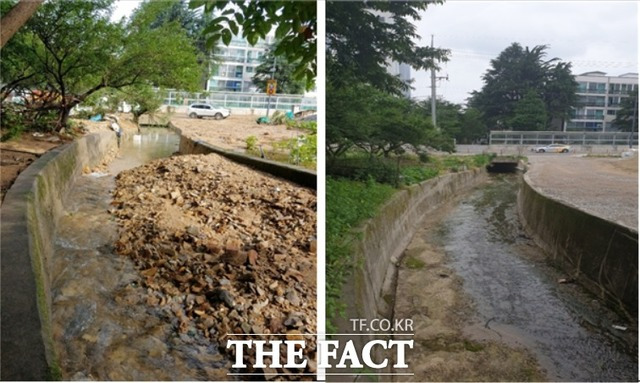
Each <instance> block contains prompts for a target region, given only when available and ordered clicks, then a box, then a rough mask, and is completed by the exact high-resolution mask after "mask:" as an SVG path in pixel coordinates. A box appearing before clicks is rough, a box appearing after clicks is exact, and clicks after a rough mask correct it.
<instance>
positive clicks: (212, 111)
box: [187, 103, 231, 120]
mask: <svg viewBox="0 0 640 383" xmlns="http://www.w3.org/2000/svg"><path fill="white" fill-rule="evenodd" d="M230 114H231V111H230V110H229V109H225V108H222V107H219V106H217V105H213V104H205V103H198V104H191V105H189V110H188V111H187V115H188V116H189V117H191V118H202V117H213V118H215V119H216V120H222V119H223V118H227V117H229V115H230Z"/></svg>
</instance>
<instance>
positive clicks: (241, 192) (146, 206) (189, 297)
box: [110, 154, 316, 379]
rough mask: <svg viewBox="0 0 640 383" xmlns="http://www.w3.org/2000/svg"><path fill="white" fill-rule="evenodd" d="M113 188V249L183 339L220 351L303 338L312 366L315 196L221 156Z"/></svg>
mask: <svg viewBox="0 0 640 383" xmlns="http://www.w3.org/2000/svg"><path fill="white" fill-rule="evenodd" d="M116 184H117V187H116V190H115V192H114V201H113V205H114V207H113V208H112V209H111V210H110V212H111V213H112V214H113V215H115V216H116V217H118V221H119V223H120V225H121V232H120V233H121V234H120V237H119V240H118V241H117V242H116V250H117V252H118V253H119V254H120V255H123V256H128V257H130V258H131V259H132V260H133V261H134V263H135V265H136V266H137V268H138V269H139V270H140V278H141V281H140V283H141V285H142V286H143V287H145V288H146V292H147V296H146V302H147V304H148V305H150V306H154V307H158V306H160V307H162V308H166V310H167V312H168V313H170V320H171V321H172V323H174V324H175V327H176V331H177V332H178V333H179V334H192V333H195V332H201V333H203V334H204V335H205V336H207V337H209V338H210V339H211V340H212V341H214V342H217V343H218V344H219V345H220V346H221V348H222V349H224V347H225V345H226V341H227V340H228V339H254V340H255V339H278V340H283V339H284V338H288V339H302V338H304V339H305V340H306V347H305V351H304V352H305V357H306V358H307V359H308V360H311V361H312V360H314V359H315V337H314V336H312V335H305V334H314V333H315V332H316V254H315V253H316V239H315V235H316V196H315V192H314V191H312V190H309V189H305V188H302V187H300V186H297V185H295V184H292V183H289V182H287V181H283V180H279V179H276V178H273V177H270V176H267V175H264V174H262V173H259V172H257V171H254V170H250V169H248V168H246V167H243V166H240V165H238V164H235V163H233V162H231V161H229V160H226V159H224V158H222V157H220V156H217V155H215V154H210V155H207V156H203V155H190V156H178V157H172V158H167V159H162V160H157V161H154V162H151V163H149V164H147V165H145V166H141V167H138V168H136V169H133V170H129V171H124V172H122V173H120V174H119V175H118V177H117V179H116ZM229 334H247V335H251V334H253V336H250V337H247V336H242V335H240V336H238V335H236V336H233V335H229ZM255 334H282V335H255ZM245 357H246V358H247V362H248V364H249V365H252V364H253V363H252V362H253V360H252V359H253V358H254V355H252V354H251V353H249V354H247V355H245ZM285 358H286V352H284V347H283V353H282V360H283V364H284V362H285ZM243 372H245V371H243ZM264 372H265V373H266V374H265V378H273V377H274V376H275V375H270V374H273V373H274V372H270V371H269V370H268V369H267V371H264ZM275 372H276V373H280V374H285V375H286V374H287V373H295V371H285V370H278V371H275ZM297 372H298V373H299V372H301V371H297ZM305 372H307V373H309V372H315V368H314V364H313V363H310V364H309V366H308V367H307V369H306V371H305ZM289 377H291V378H296V377H295V376H294V375H289ZM299 378H300V377H299V376H298V377H297V379H299Z"/></svg>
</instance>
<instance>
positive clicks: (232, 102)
mask: <svg viewBox="0 0 640 383" xmlns="http://www.w3.org/2000/svg"><path fill="white" fill-rule="evenodd" d="M194 102H210V103H214V104H216V105H219V106H223V107H225V108H233V109H235V108H242V109H266V108H267V104H268V103H269V101H268V96H267V95H265V94H263V93H240V92H201V93H188V92H181V91H174V90H169V91H167V92H166V94H165V96H164V101H163V103H164V105H169V106H187V105H190V104H192V103H194ZM270 108H271V109H272V110H283V111H292V110H294V109H295V110H296V111H297V110H316V109H317V104H316V98H315V97H305V96H303V95H299V94H277V95H274V96H271V106H270Z"/></svg>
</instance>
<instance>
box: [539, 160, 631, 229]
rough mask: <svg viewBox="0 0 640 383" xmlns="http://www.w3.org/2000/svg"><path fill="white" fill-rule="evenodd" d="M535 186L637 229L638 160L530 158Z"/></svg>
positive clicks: (592, 212) (560, 198)
mask: <svg viewBox="0 0 640 383" xmlns="http://www.w3.org/2000/svg"><path fill="white" fill-rule="evenodd" d="M527 175H528V177H529V179H530V180H531V182H532V184H533V185H534V186H535V187H536V188H538V189H539V190H541V191H542V192H544V193H545V194H547V195H549V196H551V197H554V198H557V199H559V200H561V201H563V202H566V203H568V204H570V205H572V206H575V207H577V208H579V209H581V210H583V211H586V212H588V213H591V214H594V215H597V216H600V217H603V218H606V219H609V220H612V221H616V222H618V223H620V224H622V225H624V226H627V227H630V228H633V229H636V230H637V229H638V157H632V158H610V157H584V156H566V155H560V154H558V155H536V156H530V157H529V170H528V172H527Z"/></svg>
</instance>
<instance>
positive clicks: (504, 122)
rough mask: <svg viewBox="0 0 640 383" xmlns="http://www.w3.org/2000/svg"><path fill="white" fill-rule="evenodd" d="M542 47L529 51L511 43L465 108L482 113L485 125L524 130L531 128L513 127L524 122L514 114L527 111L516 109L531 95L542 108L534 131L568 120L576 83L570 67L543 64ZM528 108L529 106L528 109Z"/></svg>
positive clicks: (551, 62) (522, 107) (553, 61)
mask: <svg viewBox="0 0 640 383" xmlns="http://www.w3.org/2000/svg"><path fill="white" fill-rule="evenodd" d="M546 50H547V46H546V45H538V46H535V47H533V48H532V49H529V47H526V48H522V46H521V45H520V44H518V43H513V44H511V45H510V46H509V47H507V48H506V49H505V50H504V51H502V52H501V53H500V55H498V57H497V58H495V59H493V60H491V68H490V69H489V70H487V72H486V73H485V74H484V75H483V77H482V79H483V81H484V86H483V87H482V89H481V90H480V91H474V92H473V93H472V97H471V99H470V101H469V105H470V106H472V107H474V108H477V109H478V110H480V111H481V112H482V114H483V115H484V118H485V122H486V123H487V125H489V126H492V127H497V128H501V129H514V130H525V129H526V128H531V126H528V125H527V126H522V125H519V126H518V125H513V124H514V123H518V124H520V123H522V122H524V121H525V118H524V117H523V116H517V115H516V114H517V113H519V112H522V111H530V109H529V108H528V107H525V106H526V103H525V105H520V108H518V105H519V104H520V102H521V101H522V100H523V99H524V98H525V97H527V95H529V100H527V103H530V102H531V101H532V98H533V97H534V95H537V97H539V98H540V99H541V100H542V102H543V104H544V117H545V121H544V124H537V123H536V124H534V125H536V126H537V128H536V129H537V130H548V129H551V128H552V122H554V120H553V119H555V123H556V124H555V125H556V126H557V127H561V126H562V122H563V121H562V120H563V119H565V118H567V117H568V116H569V113H570V111H571V107H572V106H573V104H574V103H575V100H576V95H575V92H576V89H577V85H578V84H577V83H576V81H575V79H574V77H573V75H572V74H571V64H570V63H565V62H561V61H560V59H558V58H553V59H550V60H545V56H546ZM529 106H530V105H529Z"/></svg>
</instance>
